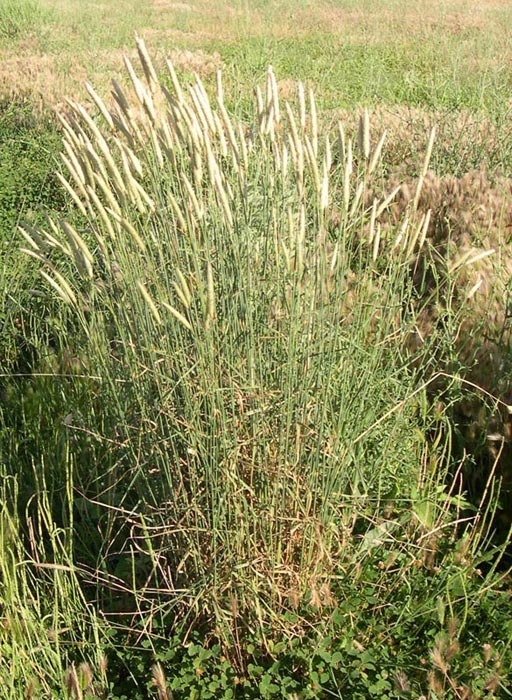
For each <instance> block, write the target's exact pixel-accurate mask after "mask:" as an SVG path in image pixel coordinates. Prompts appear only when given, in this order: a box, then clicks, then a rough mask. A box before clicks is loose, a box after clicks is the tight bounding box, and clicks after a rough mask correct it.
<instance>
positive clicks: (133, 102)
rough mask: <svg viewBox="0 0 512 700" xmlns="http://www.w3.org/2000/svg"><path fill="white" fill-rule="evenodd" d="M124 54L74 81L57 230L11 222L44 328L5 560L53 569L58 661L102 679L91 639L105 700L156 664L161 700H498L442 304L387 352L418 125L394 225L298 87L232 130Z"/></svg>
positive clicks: (199, 101)
mask: <svg viewBox="0 0 512 700" xmlns="http://www.w3.org/2000/svg"><path fill="white" fill-rule="evenodd" d="M137 48H138V54H139V59H140V63H141V72H140V74H137V73H136V71H135V69H134V67H133V65H132V63H131V62H130V61H129V60H126V68H127V73H128V76H129V79H130V80H129V84H128V86H127V87H126V86H125V87H122V86H120V85H119V84H118V83H117V82H114V83H113V86H114V89H113V95H112V98H113V101H112V106H110V105H107V103H106V102H105V101H104V100H102V99H101V98H100V97H99V96H98V95H97V93H96V92H95V91H94V89H93V88H92V87H90V86H89V87H88V92H89V97H90V99H91V103H92V104H93V105H94V110H93V112H88V111H86V110H85V109H84V107H83V106H81V105H80V104H78V103H75V102H70V103H69V110H68V113H67V114H66V115H64V116H62V126H63V133H64V142H63V143H64V150H63V154H62V161H63V164H64V167H65V172H66V176H65V177H64V176H63V175H59V179H60V181H61V183H62V186H63V188H64V190H65V192H66V193H67V195H66V196H67V198H68V201H69V202H70V204H72V206H73V208H74V210H75V218H74V219H73V221H72V222H69V221H64V220H62V219H59V218H58V217H57V218H55V219H50V220H49V222H48V225H47V226H46V227H40V226H33V225H31V224H30V223H26V224H23V226H22V230H21V232H22V235H23V238H24V252H25V253H26V254H27V255H28V256H30V258H32V259H35V261H36V266H37V269H38V271H39V273H40V278H41V279H42V285H39V286H37V285H36V290H35V291H36V293H37V295H39V297H40V298H42V299H43V300H44V303H45V304H47V308H48V309H49V310H50V313H49V314H48V320H47V325H46V329H47V336H46V338H44V339H42V342H41V348H42V350H43V351H42V352H41V351H40V352H38V354H37V358H36V359H35V361H34V363H33V368H34V370H35V371H34V373H33V376H32V377H31V381H30V387H29V388H28V389H27V387H26V386H25V385H23V383H19V382H15V381H13V382H12V383H11V384H10V386H9V387H8V391H7V395H6V397H7V400H6V401H5V402H4V407H3V409H2V410H3V414H2V420H3V423H4V425H5V431H4V434H3V435H2V450H3V451H5V453H6V454H7V455H8V458H7V459H6V460H5V461H4V469H5V470H6V476H8V477H9V478H10V479H11V480H12V482H13V483H14V484H17V483H18V482H17V480H18V479H20V478H23V480H24V483H23V486H24V488H25V489H26V491H25V493H24V494H23V495H22V497H21V498H20V499H18V500H17V501H16V502H18V503H19V504H20V505H21V506H22V507H18V509H17V510H18V511H19V512H21V516H20V515H18V516H17V517H18V518H20V520H16V521H13V522H15V527H14V532H15V535H14V537H15V540H16V538H17V542H18V544H17V546H19V547H22V549H20V554H19V555H18V557H19V558H21V557H22V554H21V552H23V554H24V556H23V558H24V559H26V561H27V562H28V564H27V565H26V566H27V567H29V566H30V567H31V566H33V562H35V563H36V564H37V565H38V567H39V568H38V567H37V566H36V571H39V570H41V569H42V570H49V571H51V572H54V573H55V574H56V573H57V572H59V575H60V573H61V572H65V575H66V576H67V577H68V578H67V579H66V580H67V581H68V583H67V584H66V585H67V586H69V587H70V588H68V589H61V590H62V596H63V599H64V600H65V601H72V602H73V604H74V605H75V606H76V607H75V608H74V609H73V608H67V609H66V613H65V617H66V619H67V620H68V624H67V625H66V627H70V628H71V629H73V630H77V632H76V634H77V635H78V636H80V637H81V638H85V635H82V633H81V632H80V630H81V629H82V628H81V627H79V626H76V627H75V621H77V620H80V619H81V620H82V623H83V620H84V619H88V620H93V621H94V623H95V626H94V627H93V629H94V630H95V634H94V638H93V639H90V640H89V641H88V642H87V643H84V647H83V648H82V647H80V646H79V645H78V644H77V642H75V641H73V640H72V641H70V642H69V645H68V647H67V649H66V654H65V655H64V656H65V657H66V658H67V659H68V661H69V664H71V662H72V661H73V662H75V663H80V662H81V661H83V660H84V659H85V658H88V660H89V661H91V662H93V665H94V667H95V668H96V667H99V666H100V664H101V663H102V662H101V659H102V653H103V651H104V650H105V649H108V650H110V652H111V656H112V657H113V659H112V668H113V670H114V673H115V672H116V671H119V670H121V673H120V675H121V676H122V678H121V680H120V681H119V682H118V683H117V685H116V684H114V686H113V689H112V693H114V692H115V693H120V694H121V693H125V694H126V693H129V694H130V695H129V697H130V698H133V700H135V698H137V697H144V692H147V691H146V689H145V687H144V685H145V682H147V680H148V678H149V672H150V667H151V665H152V664H153V665H154V664H155V662H156V663H157V665H156V666H154V668H153V681H154V685H155V687H156V688H157V690H158V692H159V694H160V697H170V693H171V690H172V692H175V693H176V694H177V697H205V698H207V697H225V698H230V697H237V696H239V697H249V698H251V697H254V698H256V697H258V698H259V697H262V698H266V697H272V696H281V697H287V696H288V697H302V698H315V697H327V696H333V695H334V696H335V697H344V696H345V697H367V696H375V697H382V698H383V697H389V698H391V697H396V696H397V694H399V693H401V692H409V690H406V689H411V692H417V693H426V692H431V693H435V694H436V697H461V695H460V694H459V695H458V693H459V690H460V692H462V690H461V689H464V692H466V690H467V692H468V693H473V694H474V697H478V695H476V693H478V692H479V689H481V686H482V681H481V675H482V673H484V674H486V675H485V677H486V678H487V677H488V676H489V677H490V676H491V675H492V674H494V675H493V678H494V679H495V680H494V681H493V683H494V685H493V688H494V690H493V692H495V691H496V692H498V690H499V689H501V688H503V687H504V682H503V673H502V671H501V669H502V668H505V664H506V663H508V660H509V659H510V644H508V646H507V643H506V642H504V641H503V640H504V639H505V638H504V637H503V636H502V634H501V630H500V629H497V628H496V626H495V624H494V623H493V618H492V614H491V612H490V611H491V609H494V610H496V611H499V612H497V613H496V614H497V616H498V617H500V618H501V617H502V615H503V613H502V606H503V603H502V600H503V595H505V594H503V593H502V591H501V589H500V585H501V579H500V577H499V576H498V575H497V573H496V562H497V560H498V558H499V555H500V551H501V550H499V551H498V552H494V554H493V556H494V563H493V564H492V565H491V566H490V567H489V570H488V573H487V574H486V575H485V576H484V574H483V573H482V571H481V570H480V568H479V567H481V566H482V565H483V560H484V557H485V556H486V551H487V554H488V549H487V550H486V549H485V546H486V537H487V534H488V524H489V522H490V520H491V517H492V509H493V507H495V506H494V505H493V503H492V502H486V503H485V506H482V509H481V510H480V511H478V513H477V517H475V516H474V514H473V513H471V510H470V506H469V504H468V503H467V502H466V501H465V499H464V494H463V493H462V492H461V487H460V481H459V480H458V479H457V478H456V477H457V474H458V473H460V471H461V469H462V468H463V466H464V465H463V463H462V462H460V461H459V462H457V461H455V460H454V458H453V457H452V453H451V451H450V439H451V437H452V434H453V433H452V430H451V428H450V424H449V422H448V421H447V416H446V413H445V412H444V410H443V409H440V410H439V412H438V415H435V414H434V413H433V412H432V411H431V410H430V409H429V400H432V396H434V397H435V394H436V391H438V381H437V380H438V379H439V378H440V373H439V372H438V371H437V369H434V370H433V369H432V362H431V360H432V357H433V348H436V360H438V361H439V362H440V363H444V364H440V365H439V366H440V367H445V368H446V367H449V365H448V363H449V361H450V360H451V359H453V358H451V356H450V348H451V339H452V338H453V337H454V336H455V335H456V333H457V329H458V325H459V323H460V315H461V313H462V311H463V309H462V310H461V309H457V308H453V309H452V308H451V307H450V303H449V299H450V298H451V297H448V302H446V303H445V306H444V309H443V313H444V316H443V320H444V323H443V324H438V326H436V327H435V328H433V329H432V332H431V334H430V337H429V338H427V339H426V341H425V342H424V343H423V345H422V346H421V347H420V348H419V349H418V350H417V353H416V356H415V358H414V361H412V359H411V357H410V356H409V354H408V347H409V346H410V338H411V335H412V334H413V331H414V329H415V327H416V326H417V323H418V319H419V318H420V311H421V309H422V302H421V300H419V301H418V290H417V288H416V287H415V284H414V275H413V274H412V272H413V271H414V269H415V267H417V261H418V257H419V256H420V255H424V256H425V258H426V259H427V260H429V259H430V256H431V253H430V250H429V244H428V241H427V233H428V227H429V220H430V214H429V212H421V211H420V210H419V207H418V204H419V202H420V197H421V184H422V182H423V181H424V179H425V176H426V174H427V170H428V163H429V158H430V154H431V152H432V145H433V135H432V138H431V140H430V142H429V145H428V148H427V152H426V155H425V157H424V163H423V165H422V169H421V172H420V178H419V181H418V182H417V183H416V189H415V194H414V197H412V198H411V201H410V202H409V203H408V204H407V206H406V207H405V208H404V211H403V212H401V214H400V216H399V217H398V220H396V221H395V222H394V224H393V225H392V226H389V225H388V223H389V221H388V220H387V219H386V213H387V212H388V210H389V209H390V208H391V207H392V204H393V202H394V200H395V198H396V197H397V195H398V189H396V190H395V191H393V192H391V193H390V194H387V193H385V189H384V187H381V192H379V190H378V185H379V182H380V183H381V185H382V172H383V171H382V169H381V156H382V152H383V148H384V138H382V139H379V140H378V141H372V139H371V134H370V130H369V119H368V115H367V114H365V115H364V116H363V117H362V118H361V121H360V125H359V134H358V138H357V139H356V141H355V142H353V141H352V139H351V138H349V137H348V135H347V134H346V132H345V130H344V128H343V126H342V125H341V124H340V125H338V126H337V127H336V130H335V131H334V132H333V133H323V132H321V131H320V129H319V127H318V115H317V111H316V104H315V98H314V95H313V93H312V92H311V91H306V90H305V88H304V86H303V85H302V84H300V83H299V85H298V87H297V94H296V96H295V97H293V99H291V100H290V104H288V103H285V104H282V102H281V100H280V98H279V89H278V84H277V81H276V78H275V76H274V73H273V71H272V69H269V70H268V73H267V76H266V85H265V88H264V89H263V90H261V89H259V88H258V89H257V90H256V94H255V103H254V106H253V111H252V115H251V117H252V118H251V121H250V122H249V121H238V120H236V119H235V118H233V117H232V116H231V115H230V113H229V112H228V109H227V108H226V104H225V100H224V94H223V85H222V76H221V73H220V72H219V73H218V77H217V86H216V90H215V94H214V95H209V94H208V93H207V91H206V89H205V87H204V86H203V84H202V83H201V81H200V80H199V79H197V80H196V81H195V82H194V83H193V84H192V85H189V86H187V87H185V86H183V85H182V84H181V83H180V81H179V80H178V78H177V75H176V72H175V70H174V67H173V65H172V64H171V63H169V64H168V66H167V68H168V73H167V76H166V77H165V78H164V79H163V81H162V84H161V83H160V81H159V79H158V77H157V73H156V70H155V68H154V66H153V64H152V62H151V60H150V58H149V56H148V54H147V52H146V49H145V46H144V44H143V43H142V41H140V40H139V41H138V42H137ZM370 191H371V192H373V193H374V196H373V197H372V201H371V204H369V205H368V202H367V195H368V193H369V192H370ZM384 224H386V226H384ZM433 259H434V260H435V258H433ZM468 264H470V262H468ZM461 266H462V267H463V265H461ZM446 377H447V374H446V373H445V378H446ZM13 379H14V378H13ZM456 380H457V377H448V381H444V382H443V385H442V388H443V392H444V393H443V396H444V401H445V403H448V402H449V401H453V400H455V399H456V398H458V395H459V393H460V391H459V389H458V386H457V381H456ZM43 405H44V411H43V409H42V407H43ZM20 407H21V409H22V410H21V411H20V410H19V409H20ZM22 424H25V426H26V430H27V432H28V436H27V438H26V439H25V440H23V441H21V440H19V439H18V437H17V436H18V435H19V434H20V429H21V425H22ZM13 464H16V470H14V469H13V467H12V465H13ZM20 475H22V477H20ZM19 485H20V484H19V483H18V486H19ZM468 513H469V514H468ZM12 517H14V516H12ZM22 518H24V519H25V522H23V521H22ZM31 533H35V535H34V534H31ZM34 543H36V544H34ZM63 575H64V574H63ZM53 585H54V588H53V589H52V590H53V591H55V590H58V589H57V584H56V583H54V584H53ZM71 587H72V588H71ZM10 588H11V590H15V591H22V590H23V588H22V586H21V584H19V583H17V584H16V585H14V584H13V585H12V586H11V587H10ZM6 590H9V589H8V588H6V587H5V585H4V592H3V593H2V595H4V598H5V600H6V601H7V602H6V605H5V609H6V610H7V611H10V610H11V608H12V607H13V604H12V603H11V602H10V601H9V600H8V599H7V597H6V593H5V591H6ZM30 590H32V591H39V592H40V595H42V593H41V592H42V591H44V578H43V577H41V576H35V577H34V579H33V580H32V581H31V584H30ZM18 595H20V594H18ZM17 600H19V597H18V599H17ZM493 605H495V607H494V608H492V606H493ZM472 607H475V608H477V609H478V611H479V615H480V618H479V619H480V620H481V625H480V627H479V628H478V629H476V628H475V627H474V626H473V624H472V620H471V617H470V616H469V614H468V611H469V610H470V608H472ZM86 611H87V615H88V616H89V617H87V618H86V617H85V612H86ZM100 617H101V619H102V620H103V622H102V624H101V625H99V624H97V620H98V618H100ZM480 633H482V634H485V635H486V637H485V639H486V641H485V644H487V645H489V647H488V648H487V647H485V649H487V651H485V650H484V651H482V649H483V647H482V643H483V642H482V640H481V639H480V638H479V637H478V635H479V634H480ZM419 638H420V639H421V640H422V641H420V642H419V641H418V639H419ZM32 646H33V645H32V643H31V642H30V640H29V641H28V642H27V649H30V648H32ZM112 650H115V653H114V654H112ZM489 650H490V651H489ZM25 653H28V651H27V652H25ZM93 657H94V658H93ZM420 659H424V662H423V661H420ZM158 664H160V665H158ZM124 665H127V666H129V668H130V675H129V677H128V678H126V673H125V672H124V673H123V672H122V669H123V666H124ZM58 668H62V666H58ZM70 668H71V671H70V672H69V674H68V682H69V688H71V687H74V688H76V687H77V684H78V685H80V682H81V681H80V679H78V676H77V671H76V667H75V666H71V667H70ZM85 668H86V667H82V676H84V679H82V680H83V682H84V683H86V684H87V685H88V686H90V687H91V688H92V687H93V681H92V680H91V678H90V671H87V672H86V671H85ZM87 668H88V667H87ZM102 668H103V667H102ZM475 669H477V670H478V672H477V671H475ZM17 673H18V674H19V675H18V678H19V679H20V682H21V681H24V680H25V679H24V677H23V676H22V672H21V669H18V671H17ZM88 674H89V675H88ZM77 679H78V680H77ZM73 684H74V685H73ZM479 684H480V685H479ZM429 689H430V691H429ZM69 692H70V693H72V692H74V693H75V695H76V696H77V697H79V694H78V693H77V691H76V690H73V691H71V690H70V691H69ZM432 697H434V695H432Z"/></svg>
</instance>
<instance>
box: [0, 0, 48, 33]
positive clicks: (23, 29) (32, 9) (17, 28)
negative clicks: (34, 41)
mask: <svg viewBox="0 0 512 700" xmlns="http://www.w3.org/2000/svg"><path fill="white" fill-rule="evenodd" d="M49 17H51V12H50V11H49V9H48V8H46V7H44V5H42V4H41V2H40V1H39V0H2V4H1V5H0V41H1V40H4V41H9V40H10V41H12V40H19V39H20V38H22V37H26V36H27V35H28V34H32V33H34V32H38V31H39V30H40V28H41V25H42V24H44V23H45V22H47V21H48V19H49Z"/></svg>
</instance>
